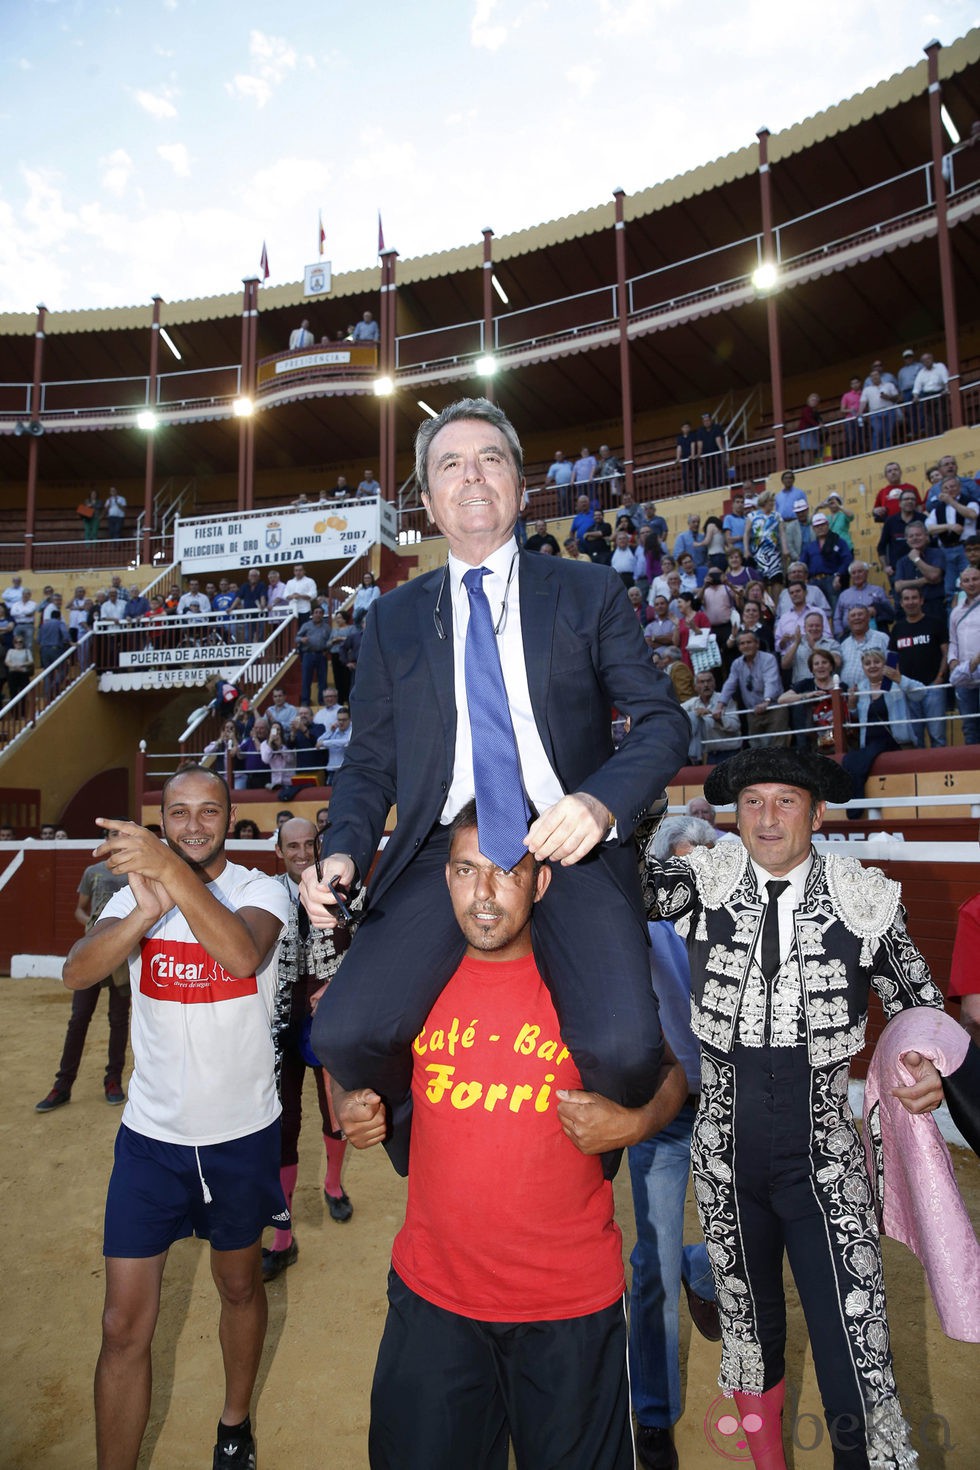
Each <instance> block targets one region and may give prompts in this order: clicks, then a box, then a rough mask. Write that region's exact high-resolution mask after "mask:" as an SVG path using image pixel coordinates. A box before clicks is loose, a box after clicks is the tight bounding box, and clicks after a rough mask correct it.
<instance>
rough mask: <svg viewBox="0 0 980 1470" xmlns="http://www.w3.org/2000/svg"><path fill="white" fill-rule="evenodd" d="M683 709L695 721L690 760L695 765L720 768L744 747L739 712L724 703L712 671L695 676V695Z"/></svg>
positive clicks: (693, 722)
mask: <svg viewBox="0 0 980 1470" xmlns="http://www.w3.org/2000/svg"><path fill="white" fill-rule="evenodd" d="M683 708H684V710H685V712H686V714H687V717H688V719H689V720H690V722H691V743H690V745H689V746H688V748H687V758H688V760H689V761H690V762H691V764H692V766H700V765H702V764H705V765H709V766H716V765H718V764H719V762H721V761H723V760H727V759H728V757H729V756H730V755H734V754H735V752H736V750H741V748H742V727H741V725H740V723H739V718H738V710H736V709H735V708H734V707H733V706H731V705H729V706H728V707H727V708H726V707H725V705H723V704H722V702H721V696H720V694H719V693H718V687H717V685H716V683H715V676H714V674H713V673H712V672H711V670H710V669H706V670H705V671H704V672H703V673H700V674H695V675H694V695H693V697H692V698H691V699H686V700H685V701H684V705H683Z"/></svg>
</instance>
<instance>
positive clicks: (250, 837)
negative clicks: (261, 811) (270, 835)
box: [231, 817, 262, 842]
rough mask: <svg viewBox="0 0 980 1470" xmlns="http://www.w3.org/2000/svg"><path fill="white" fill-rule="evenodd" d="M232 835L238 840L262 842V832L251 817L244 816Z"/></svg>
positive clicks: (236, 824)
mask: <svg viewBox="0 0 980 1470" xmlns="http://www.w3.org/2000/svg"><path fill="white" fill-rule="evenodd" d="M231 835H232V836H233V837H234V838H235V839H236V841H238V842H260V841H261V839H262V833H261V832H260V831H259V829H258V827H257V826H256V825H255V823H254V822H253V821H252V819H251V817H243V818H242V819H241V821H240V822H236V823H235V827H234V831H233V832H232V834H231Z"/></svg>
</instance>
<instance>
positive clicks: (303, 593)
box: [284, 561, 317, 622]
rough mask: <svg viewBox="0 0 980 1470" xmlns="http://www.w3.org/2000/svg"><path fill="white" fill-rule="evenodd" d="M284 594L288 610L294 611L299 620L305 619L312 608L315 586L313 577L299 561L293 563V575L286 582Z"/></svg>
mask: <svg viewBox="0 0 980 1470" xmlns="http://www.w3.org/2000/svg"><path fill="white" fill-rule="evenodd" d="M284 595H285V598H286V601H287V602H288V603H289V610H290V612H293V613H295V614H296V617H297V619H298V620H299V621H300V622H303V621H305V620H306V618H308V617H309V615H310V613H311V612H312V610H313V603H314V600H315V599H316V595H317V587H316V583H315V582H314V580H313V578H312V577H308V576H307V575H306V568H305V567H304V565H303V563H302V562H301V561H297V562H296V564H295V565H294V567H293V575H292V576H291V577H290V579H289V581H288V582H287V583H286V588H285V593H284Z"/></svg>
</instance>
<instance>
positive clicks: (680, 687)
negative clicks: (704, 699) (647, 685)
mask: <svg viewBox="0 0 980 1470" xmlns="http://www.w3.org/2000/svg"><path fill="white" fill-rule="evenodd" d="M653 662H654V664H655V665H656V666H657V668H659V669H662V670H663V672H664V673H665V674H666V675H667V677H668V679H669V680H670V682H671V683H672V684H673V686H674V693H675V694H676V695H677V698H678V700H679V701H680V703H681V704H683V703H684V701H685V699H690V698H691V697H692V695H693V694H694V675H693V674H692V673H691V670H690V669H689V668H688V666H687V664H686V663H685V662H684V660H683V659H682V658H681V651H680V649H679V648H677V647H670V648H660V649H657V650H655V651H654V654H653Z"/></svg>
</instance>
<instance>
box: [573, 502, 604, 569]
mask: <svg viewBox="0 0 980 1470" xmlns="http://www.w3.org/2000/svg"><path fill="white" fill-rule="evenodd" d="M596 509H598V507H593V504H592V501H591V500H590V499H589V497H588V495H580V496H579V497H578V499H577V500H576V502H575V514H574V516H573V517H572V524H571V527H570V533H571V535H573V536H574V537H575V540H576V541H577V542H578V549H579V551H583V548H582V538H583V537H584V535H585V533H586V531H591V529H592V527H593V525H594V524H595V510H596ZM583 555H584V552H583Z"/></svg>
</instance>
